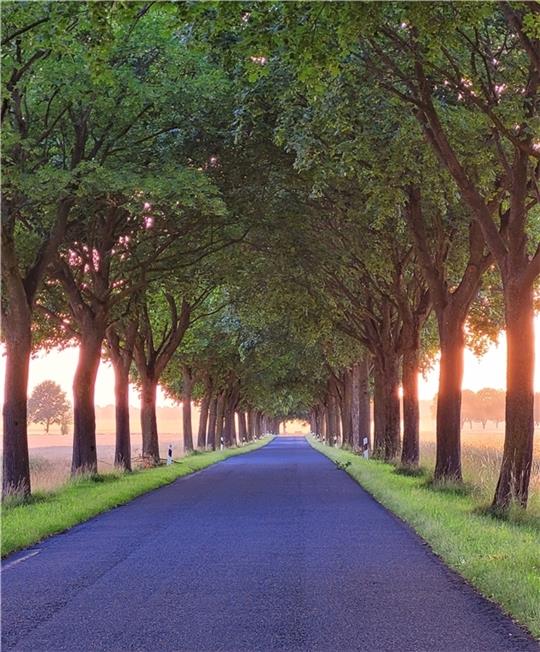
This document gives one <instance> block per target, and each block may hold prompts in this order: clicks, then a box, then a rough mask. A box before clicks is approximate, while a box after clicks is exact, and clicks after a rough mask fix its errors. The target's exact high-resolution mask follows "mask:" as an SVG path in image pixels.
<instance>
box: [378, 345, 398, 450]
mask: <svg viewBox="0 0 540 652" xmlns="http://www.w3.org/2000/svg"><path fill="white" fill-rule="evenodd" d="M375 369H376V374H375V444H374V453H375V455H376V456H377V457H381V458H382V459H384V460H386V461H391V460H393V459H394V458H395V457H396V456H397V455H398V453H399V448H400V405H399V374H398V359H397V356H396V357H394V356H393V355H392V353H387V354H386V355H384V357H382V356H380V357H379V359H378V360H377V361H376V363H375Z"/></svg>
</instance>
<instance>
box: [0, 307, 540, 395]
mask: <svg viewBox="0 0 540 652" xmlns="http://www.w3.org/2000/svg"><path fill="white" fill-rule="evenodd" d="M535 333H536V352H537V353H536V359H537V360H538V359H539V358H540V315H538V316H537V317H536V319H535ZM77 353H78V352H77V349H76V348H70V349H65V350H63V351H59V350H53V351H51V352H49V353H46V352H43V351H42V352H38V353H37V354H36V355H35V356H34V358H33V359H32V361H31V363H30V381H29V392H31V391H32V389H33V388H34V387H35V386H36V385H37V384H39V383H40V382H42V381H44V380H48V379H52V380H55V381H56V382H57V383H58V384H59V385H61V386H62V389H64V391H65V392H67V394H68V396H69V395H70V394H71V383H72V380H73V373H74V371H75V367H76V364H77ZM505 358H506V342H505V337H504V333H502V334H501V336H500V339H499V342H498V344H497V345H496V346H495V345H493V346H491V347H490V348H489V350H488V352H487V353H486V354H485V355H484V356H483V357H482V358H477V357H476V356H475V355H474V354H473V353H472V352H471V351H468V350H467V351H466V353H465V375H464V379H463V388H464V389H472V390H473V391H478V390H479V389H481V388H482V387H493V388H495V389H504V387H505V375H506V372H505V369H506V360H505ZM437 380H438V364H436V365H435V366H434V368H433V369H432V370H431V371H430V372H429V374H427V376H426V377H425V378H420V398H421V399H423V400H429V399H431V398H433V396H434V394H435V393H436V392H437ZM3 384H4V358H3V357H2V358H1V359H0V391H1V395H2V396H3V394H4V387H3ZM535 391H540V365H538V364H537V365H536V373H535ZM130 392H131V393H130V403H131V404H132V405H138V403H139V397H138V392H137V390H136V389H135V388H134V387H131V389H130ZM113 402H114V375H113V370H112V367H111V366H110V364H108V363H104V362H102V363H101V365H100V368H99V372H98V379H97V383H96V404H97V405H102V406H104V405H109V404H111V403H113ZM158 405H161V406H172V405H174V402H173V401H171V400H170V399H167V398H166V397H165V395H164V394H163V392H161V391H160V393H159V396H158Z"/></svg>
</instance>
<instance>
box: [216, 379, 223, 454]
mask: <svg viewBox="0 0 540 652" xmlns="http://www.w3.org/2000/svg"><path fill="white" fill-rule="evenodd" d="M224 411H225V392H221V393H220V395H219V396H218V400H217V409H216V438H215V440H216V449H217V450H219V448H220V446H221V438H222V436H223V414H224Z"/></svg>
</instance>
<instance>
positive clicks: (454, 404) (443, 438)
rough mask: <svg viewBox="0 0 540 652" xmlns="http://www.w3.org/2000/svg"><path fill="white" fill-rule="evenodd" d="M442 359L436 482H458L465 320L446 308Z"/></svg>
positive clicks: (441, 330) (441, 315)
mask: <svg viewBox="0 0 540 652" xmlns="http://www.w3.org/2000/svg"><path fill="white" fill-rule="evenodd" d="M437 316H438V321H439V339H440V346H441V360H440V371H439V392H438V394H437V433H436V439H437V456H436V463H435V474H434V477H435V479H436V480H441V479H447V480H454V481H458V482H460V481H461V480H462V474H461V384H462V382H463V358H464V352H465V334H464V326H465V319H464V317H463V316H461V315H460V314H457V313H456V311H454V310H451V309H450V308H447V309H446V310H444V311H442V312H441V311H439V314H438V315H437Z"/></svg>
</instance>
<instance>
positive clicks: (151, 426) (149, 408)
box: [141, 376, 159, 464]
mask: <svg viewBox="0 0 540 652" xmlns="http://www.w3.org/2000/svg"><path fill="white" fill-rule="evenodd" d="M156 395H157V380H155V379H154V378H152V377H151V376H147V377H145V378H143V379H142V382H141V430H142V456H143V458H144V459H145V460H146V461H147V462H150V463H152V464H159V442H158V430H157V419H156Z"/></svg>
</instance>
